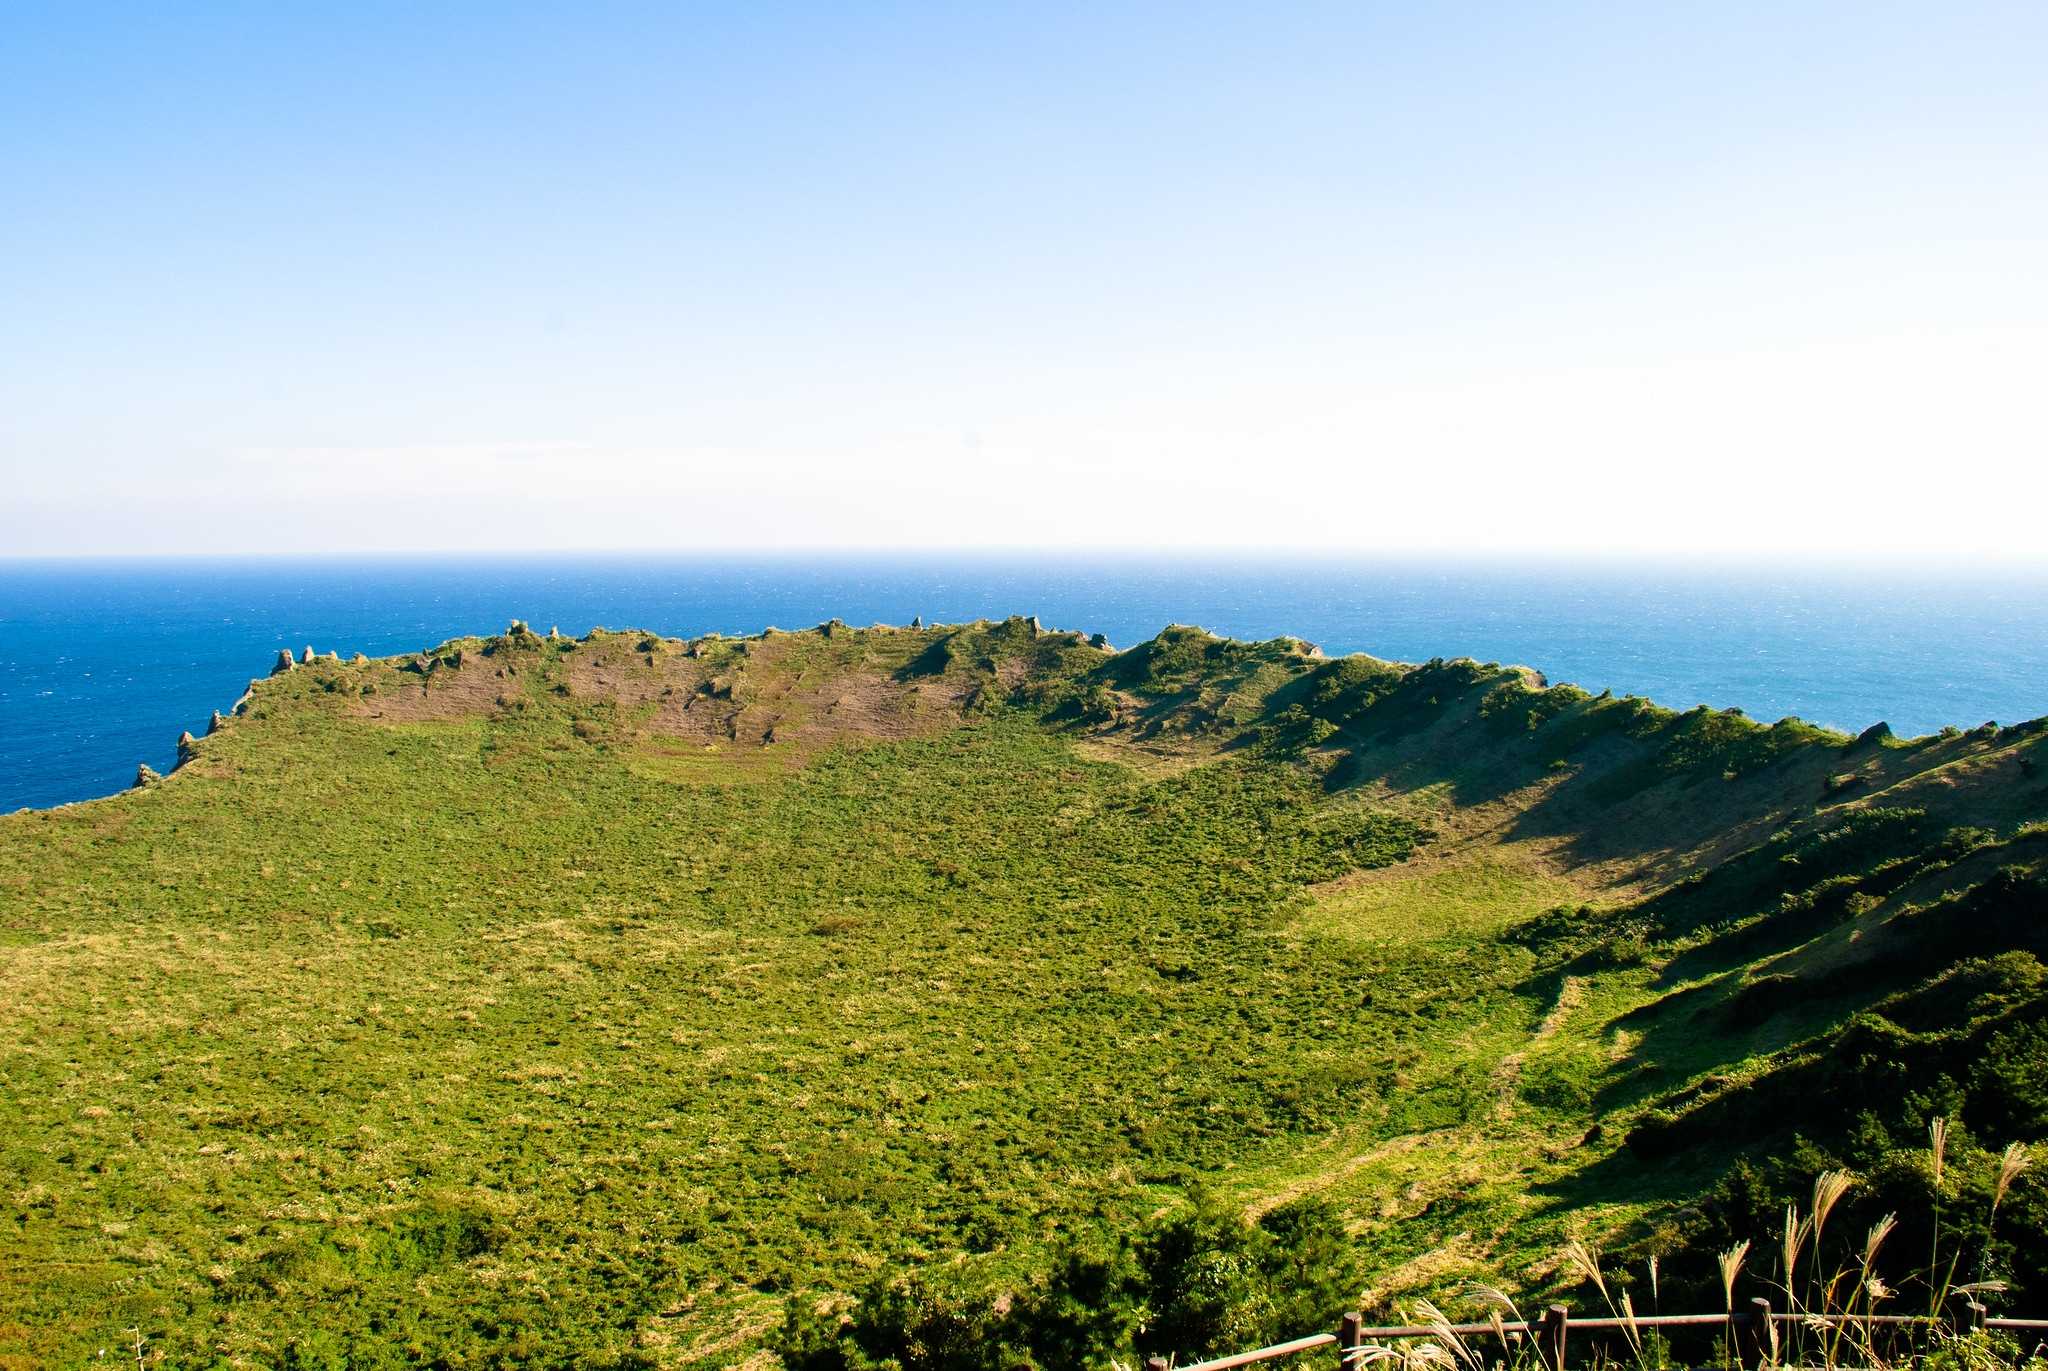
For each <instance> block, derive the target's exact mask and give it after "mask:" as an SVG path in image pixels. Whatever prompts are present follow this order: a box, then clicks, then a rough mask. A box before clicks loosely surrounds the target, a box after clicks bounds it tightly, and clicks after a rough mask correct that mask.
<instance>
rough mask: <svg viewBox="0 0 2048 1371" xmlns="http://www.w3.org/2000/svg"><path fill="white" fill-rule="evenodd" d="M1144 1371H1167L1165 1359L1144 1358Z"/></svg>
mask: <svg viewBox="0 0 2048 1371" xmlns="http://www.w3.org/2000/svg"><path fill="white" fill-rule="evenodd" d="M1145 1371H1168V1367H1167V1363H1166V1358H1164V1357H1147V1358H1145Z"/></svg>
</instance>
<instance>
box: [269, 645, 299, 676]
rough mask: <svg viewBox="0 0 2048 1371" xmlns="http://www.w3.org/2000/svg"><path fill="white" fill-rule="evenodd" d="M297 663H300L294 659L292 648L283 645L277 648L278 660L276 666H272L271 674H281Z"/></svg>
mask: <svg viewBox="0 0 2048 1371" xmlns="http://www.w3.org/2000/svg"><path fill="white" fill-rule="evenodd" d="M296 665H298V664H297V663H296V662H294V661H293V660H292V652H291V649H290V648H287V647H281V648H279V649H278V650H277V662H276V664H275V665H274V666H272V667H271V668H270V674H271V675H273V676H281V675H283V674H284V673H285V672H287V671H290V670H291V669H292V668H293V667H294V666H296Z"/></svg>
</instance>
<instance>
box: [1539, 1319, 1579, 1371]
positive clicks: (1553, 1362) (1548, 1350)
mask: <svg viewBox="0 0 2048 1371" xmlns="http://www.w3.org/2000/svg"><path fill="white" fill-rule="evenodd" d="M1570 1322H1571V1311H1570V1310H1569V1309H1566V1308H1565V1307H1564V1306H1563V1305H1561V1304H1553V1305H1551V1306H1550V1308H1548V1309H1546V1310H1544V1311H1543V1321H1542V1323H1541V1324H1540V1325H1538V1331H1537V1335H1536V1356H1537V1358H1538V1359H1539V1360H1540V1361H1542V1363H1543V1364H1544V1365H1545V1366H1547V1367H1549V1368H1550V1371H1564V1335H1565V1328H1566V1326H1567V1325H1568V1324H1569V1323H1570Z"/></svg>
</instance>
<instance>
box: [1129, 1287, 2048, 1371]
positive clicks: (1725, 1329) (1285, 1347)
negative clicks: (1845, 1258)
mask: <svg viewBox="0 0 2048 1371" xmlns="http://www.w3.org/2000/svg"><path fill="white" fill-rule="evenodd" d="M1937 1322H1940V1323H1942V1324H1944V1325H1947V1324H1948V1322H1949V1321H1948V1320H1935V1319H1933V1318H1930V1317H1929V1316H1927V1315H1925V1314H1854V1315H1851V1314H1807V1313H1778V1312H1775V1311H1773V1310H1772V1308H1771V1302H1770V1301H1769V1300H1765V1299H1753V1300H1751V1301H1750V1302H1749V1304H1748V1306H1747V1307H1746V1308H1743V1309H1739V1310H1734V1311H1731V1312H1728V1313H1721V1314H1645V1315H1642V1316H1640V1317H1636V1318H1625V1319H1617V1318H1597V1319H1575V1318H1573V1317H1572V1316H1571V1311H1570V1310H1569V1309H1567V1308H1566V1307H1565V1306H1564V1305H1561V1304H1553V1305H1551V1306H1550V1307H1549V1308H1548V1309H1545V1310H1544V1311H1543V1317H1542V1318H1540V1319H1531V1320H1527V1321H1518V1320H1512V1319H1510V1320H1501V1321H1498V1322H1496V1321H1488V1322H1486V1323H1453V1324H1436V1325H1432V1324H1400V1325H1394V1326H1390V1327H1384V1328H1372V1327H1368V1326H1367V1325H1366V1322H1365V1316H1364V1315H1362V1314H1346V1315H1345V1316H1344V1318H1343V1321H1342V1322H1341V1323H1339V1324H1338V1325H1337V1331H1336V1332H1334V1333H1312V1334H1310V1335H1309V1336H1308V1337H1305V1338H1296V1339H1295V1340H1294V1341H1292V1342H1282V1343H1275V1344H1273V1345H1272V1346H1271V1347H1261V1348H1257V1349H1255V1350H1253V1351H1250V1352H1239V1353H1236V1354H1234V1355H1232V1356H1228V1357H1217V1358H1214V1359H1213V1360H1210V1361H1204V1362H1195V1363H1193V1364H1191V1365H1188V1366H1182V1367H1178V1368H1175V1367H1173V1365H1172V1363H1171V1362H1169V1361H1168V1360H1167V1359H1166V1358H1165V1357H1147V1358H1146V1359H1145V1371H1230V1368H1232V1367H1239V1366H1252V1365H1256V1364H1257V1363H1259V1362H1270V1361H1282V1360H1284V1359H1286V1358H1288V1357H1293V1356H1298V1355H1300V1354H1301V1353H1303V1352H1313V1351H1316V1350H1317V1349H1319V1348H1324V1347H1329V1348H1335V1349H1336V1350H1337V1352H1338V1354H1339V1360H1340V1363H1341V1364H1342V1365H1343V1366H1344V1367H1345V1369H1346V1371H1355V1368H1359V1367H1363V1366H1364V1365H1365V1364H1366V1362H1367V1352H1368V1351H1369V1350H1370V1349H1373V1348H1376V1347H1378V1346H1379V1345H1381V1344H1384V1343H1389V1342H1400V1341H1403V1340H1406V1339H1416V1338H1442V1337H1443V1336H1444V1335H1445V1334H1447V1333H1448V1334H1452V1335H1455V1336H1456V1337H1458V1338H1460V1339H1464V1338H1486V1337H1499V1336H1501V1335H1503V1334H1505V1335H1506V1336H1507V1337H1508V1338H1510V1339H1527V1340H1528V1342H1529V1345H1530V1347H1531V1348H1532V1349H1533V1350H1534V1352H1535V1353H1536V1357H1537V1360H1538V1362H1539V1363H1540V1365H1541V1367H1542V1371H1564V1368H1565V1355H1566V1346H1567V1339H1568V1338H1569V1337H1570V1335H1571V1333H1572V1332H1573V1331H1575V1330H1576V1331H1578V1332H1580V1333H1584V1334H1597V1335H1602V1336H1603V1337H1604V1338H1605V1339H1609V1340H1611V1339H1612V1338H1613V1337H1614V1336H1615V1335H1616V1334H1621V1335H1623V1336H1640V1335H1641V1333H1643V1332H1648V1331H1654V1330H1657V1329H1663V1328H1701V1329H1705V1328H1717V1329H1719V1330H1720V1331H1721V1333H1722V1335H1723V1336H1724V1337H1725V1338H1727V1339H1728V1341H1729V1344H1730V1347H1731V1350H1732V1351H1733V1354H1734V1357H1735V1359H1736V1360H1738V1361H1739V1362H1740V1363H1741V1364H1742V1365H1743V1366H1744V1367H1762V1366H1767V1365H1769V1364H1770V1363H1771V1362H1772V1361H1773V1360H1775V1348H1776V1346H1777V1339H1776V1336H1775V1333H1774V1330H1775V1328H1776V1326H1777V1325H1780V1324H1798V1325H1802V1326H1805V1327H1809V1328H1823V1327H1825V1328H1833V1327H1838V1326H1849V1327H1857V1328H1864V1329H1878V1328H1885V1329H1892V1330H1904V1329H1907V1328H1913V1327H1928V1326H1931V1325H1933V1324H1935V1323H1937ZM1955 1325H1956V1326H1958V1327H1960V1328H1962V1329H1964V1330H1969V1329H1976V1328H1995V1329H2006V1330H2011V1331H2019V1332H2036V1333H2042V1334H2048V1319H2005V1318H1993V1317H1990V1316H1989V1315H1988V1314H1987V1313H1986V1312H1985V1310H1984V1306H1983V1305H1981V1304H1976V1303H1972V1304H1970V1305H1969V1306H1968V1307H1967V1309H1966V1311H1965V1313H1964V1314H1963V1316H1962V1317H1961V1318H1960V1319H1958V1320H1956V1321H1955Z"/></svg>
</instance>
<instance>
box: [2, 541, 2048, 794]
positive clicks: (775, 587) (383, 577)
mask: <svg viewBox="0 0 2048 1371" xmlns="http://www.w3.org/2000/svg"><path fill="white" fill-rule="evenodd" d="M1009 614H1036V615H1037V616H1039V618H1040V619H1041V620H1042V621H1043V622H1044V623H1046V624H1047V625H1048V626H1052V627H1057V628H1077V629H1084V630H1087V631H1089V632H1102V633H1106V634H1108V635H1109V637H1110V640H1111V641H1112V642H1113V643H1115V644H1116V645H1117V646H1119V647H1122V646H1127V645H1129V644H1131V643H1134V642H1137V641H1140V640H1141V639H1144V638H1147V637H1149V636H1151V635H1152V634H1153V633H1155V632H1157V631H1158V630H1159V629H1160V628H1161V627H1163V626H1165V625H1166V624H1169V623H1187V624H1199V625H1201V626H1202V627H1204V628H1207V629H1210V630H1212V631H1214V632H1217V633H1222V634H1227V635H1230V636H1232V637H1239V638H1269V637H1273V636H1276V635H1279V634H1290V635H1293V636H1297V637H1302V638H1306V639H1308V640H1309V641H1311V642H1314V643H1317V644H1319V645H1320V646H1321V647H1322V648H1323V649H1324V650H1325V651H1327V652H1329V653H1331V654H1332V655H1335V654H1338V653H1345V652H1369V653H1372V654H1374V655H1375V656H1379V657H1387V658H1392V659H1395V660H1399V661H1422V660H1425V659H1427V658H1430V657H1457V656H1469V657H1475V658H1478V659H1480V660H1482V661H1501V662H1517V663H1523V664H1526V665H1529V666H1533V667H1536V668H1538V669H1539V670H1541V671H1543V672H1544V673H1545V674H1546V675H1547V676H1548V677H1549V678H1550V679H1551V680H1552V681H1575V682H1577V683H1579V684H1580V685H1583V686H1585V687H1587V688H1588V689H1591V690H1600V689H1603V688H1605V689H1611V690H1613V691H1615V692H1616V693H1618V694H1621V693H1633V694H1638V695H1647V696H1649V697H1650V698H1652V699H1654V700H1656V701H1657V702H1659V703H1660V704H1665V705H1670V706H1673V707H1676V708H1685V707H1688V706H1691V705H1694V704H1699V703H1707V704H1713V705H1716V706H1730V705H1734V706H1740V707H1741V708H1742V709H1744V710H1746V711H1747V712H1748V713H1749V714H1750V715H1751V716H1752V717H1753V718H1757V719H1760V720H1765V721H1770V720H1774V719H1777V718H1779V717H1781V716H1783V715H1787V714H1796V715H1798V716H1799V717H1801V718H1804V719H1809V720H1812V721H1813V722H1815V723H1821V724H1827V725H1830V726H1833V727H1836V728H1841V729H1846V730H1850V731H1855V730H1859V729H1861V728H1863V727H1864V726H1866V725H1868V724H1870V723H1873V722H1875V721H1877V720H1879V719H1883V720H1885V721H1887V722H1889V723H1890V724H1891V725H1892V727H1893V729H1894V730H1896V731H1897V732H1899V733H1901V734H1908V735H1910V734H1917V733H1927V732H1932V731H1934V730H1936V729H1938V728H1940V727H1942V726H1943V725H1945V724H1957V725H1962V726H1969V725H1973V724H1978V723H1982V722H1983V721H1985V720H1987V719H1996V720H1999V721H2000V722H2005V723H2010V722H2014V721H2016V720H2020V719H2026V718H2032V717H2035V716H2037V715H2041V714H2048V568H2037V569H2029V570H2025V571H2012V570H1999V571H1976V572H1962V571H1951V572H1940V573H1934V572H1915V571H1912V570H1911V569H1902V568H1888V569H1868V568H1864V569H1848V568H1817V567H1809V566H1802V567H1790V566H1787V567H1776V568H1771V567H1746V568H1731V567H1726V566H1720V567H1701V566H1692V567H1686V566H1678V565H1661V564H1647V563H1645V564H1636V563H1615V562H1604V563H1575V564H1574V563H1554V564H1552V563H1530V562H1526V561H1524V562H1510V561H1505V560H1502V561H1494V562H1465V563H1444V562H1429V561H1422V560H1405V561H1339V560H1309V559H1281V558H1254V557H1200V558H1195V557H1189V558H1179V559H1165V558H1122V559H1106V558H1086V557H1063V556H1023V555H1011V556H955V557H942V556H928V557H916V558H907V557H884V556H840V557H806V558H776V557H764V556H692V557H684V556H659V557H657V556H638V557H626V556H605V557H595V556H592V557H568V556H551V557H529V558H512V557H465V558H453V557H449V558H426V559H403V560H401V559H395V558H394V559H380V560H333V559H326V560H269V559H264V560H255V559H242V560H194V559H177V560H108V561H11V562H8V561H0V739H4V745H0V812H6V811H10V810H13V809H16V808H20V807H22V806H45V805H55V804H63V803H66V802H69V801H74V800H85V799H91V798H93V797H95V796H101V795H107V794H111V793H113V792H115V791H117V790H120V789H121V788H122V787H124V786H126V785H127V784H128V783H129V782H130V781H131V780H132V779H133V778H134V775H135V767H136V764H137V763H138V762H148V763H149V764H150V765H152V766H154V767H156V768H157V769H158V770H160V771H161V770H168V769H169V768H170V765H171V762H172V760H173V754H174V751H175V746H174V745H175V741H176V738H177V736H178V733H179V731H180V730H182V729H191V730H192V731H193V732H195V733H197V732H201V731H203V729H204V726H205V722H206V718H207V715H208V712H209V711H211V710H213V709H216V708H219V709H225V708H227V707H228V706H229V705H230V704H231V703H232V702H233V701H234V700H235V698H236V697H237V696H238V695H240V694H241V693H242V689H243V687H244V686H245V685H246V684H247V683H248V681H249V679H250V678H251V677H253V676H260V675H263V674H264V673H266V672H267V671H268V670H269V668H270V664H271V662H272V661H273V660H274V659H275V658H276V656H277V652H278V649H279V648H285V647H288V648H291V649H293V650H294V651H297V650H298V649H300V648H303V647H304V646H306V645H307V644H311V645H312V646H313V647H314V648H316V649H317V650H319V651H322V652H325V651H327V650H328V649H330V648H331V649H335V650H338V651H340V652H341V653H342V654H343V655H344V656H346V655H347V654H349V653H352V652H366V653H369V654H370V655H372V656H379V655H384V654H388V653H395V652H401V651H412V650H417V649H419V648H423V647H426V646H429V645H431V644H434V643H438V642H441V641H443V640H445V639H447V638H450V637H454V636H457V635H461V634H467V633H490V632H495V631H498V630H500V629H502V628H504V626H505V625H506V624H507V623H508V622H509V621H510V620H512V619H515V618H518V619H524V620H526V621H527V622H529V623H531V624H533V625H534V626H535V627H536V628H537V629H539V630H540V631H543V632H545V631H546V630H547V628H548V627H549V626H551V625H559V626H560V627H561V629H562V631H563V632H564V633H569V634H581V633H583V632H584V631H586V630H587V629H589V628H591V627H592V626H594V625H603V626H605V627H609V628H644V629H650V630H654V631H657V632H661V633H666V634H672V635H695V634H700V633H704V632H708V631H711V630H716V631H718V632H721V633H727V634H740V633H752V632H757V631H759V630H760V629H761V628H763V627H764V626H767V625H770V624H773V625H776V626H778V627H781V628H804V627H808V626H810V625H813V624H816V623H819V622H821V621H823V620H825V619H829V618H834V617H836V618H840V619H843V620H845V621H846V622H848V623H851V624H867V623H907V622H908V621H909V620H910V619H911V617H912V616H913V615H922V616H923V617H924V619H925V621H926V622H927V623H943V622H950V621H957V620H963V619H973V618H978V617H988V618H1001V617H1003V616H1005V615H1009Z"/></svg>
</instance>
